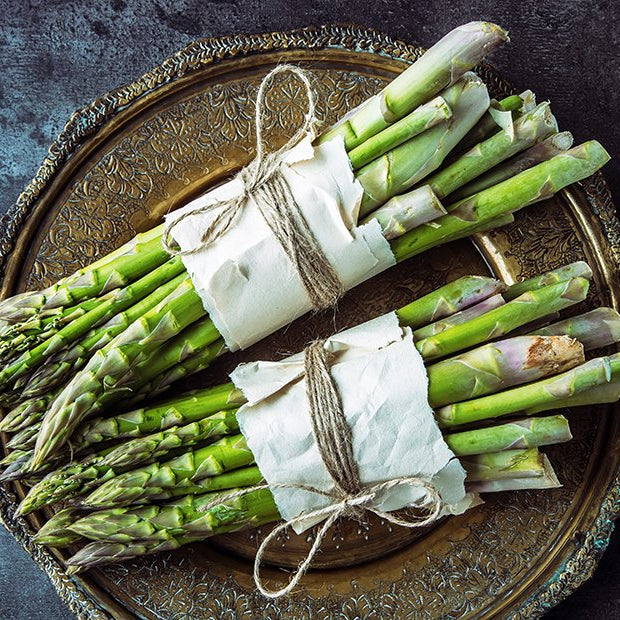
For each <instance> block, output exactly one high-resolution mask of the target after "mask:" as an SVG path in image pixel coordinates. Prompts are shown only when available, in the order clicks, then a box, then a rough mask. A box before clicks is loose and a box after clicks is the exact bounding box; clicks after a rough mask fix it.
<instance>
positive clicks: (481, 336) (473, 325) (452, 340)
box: [416, 278, 589, 360]
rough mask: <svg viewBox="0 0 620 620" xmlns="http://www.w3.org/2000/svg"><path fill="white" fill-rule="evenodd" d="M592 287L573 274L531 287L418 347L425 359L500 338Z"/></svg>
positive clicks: (582, 295)
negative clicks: (563, 278)
mask: <svg viewBox="0 0 620 620" xmlns="http://www.w3.org/2000/svg"><path fill="white" fill-rule="evenodd" d="M588 287H589V282H588V280H585V279H584V278H573V279H572V280H568V282H559V283H558V284H552V285H550V286H545V287H543V288H540V289H538V290H533V291H528V292H526V293H523V295H521V296H520V297H517V298H516V299H513V300H512V301H509V302H508V303H506V304H504V305H503V306H500V307H499V308H495V309H494V310H490V311H489V312H487V313H485V314H483V315H481V316H478V317H476V318H474V319H472V320H471V321H468V322H467V323H463V324H461V325H455V326H453V327H450V328H449V329H446V330H445V331H443V332H440V333H439V334H435V335H434V336H429V337H428V338H424V339H422V340H418V342H416V348H417V349H418V351H419V352H420V354H421V355H422V357H423V358H424V359H425V360H432V359H435V358H437V357H441V356H444V355H449V354H451V353H454V352H455V351H459V350H463V349H466V348H469V347H472V346H474V345H476V344H480V343H481V342H485V341H486V340H489V339H491V338H499V337H500V336H503V335H504V334H507V333H508V332H510V331H511V330H513V329H516V328H517V327H520V326H521V325H525V324H526V323H529V322H530V321H534V320H536V319H537V318H539V317H542V316H546V315H547V314H549V313H550V312H556V311H558V310H562V309H564V308H567V307H569V306H572V305H574V304H576V303H578V302H580V301H583V300H584V299H585V297H586V294H587V292H588Z"/></svg>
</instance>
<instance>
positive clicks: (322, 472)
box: [231, 313, 474, 533]
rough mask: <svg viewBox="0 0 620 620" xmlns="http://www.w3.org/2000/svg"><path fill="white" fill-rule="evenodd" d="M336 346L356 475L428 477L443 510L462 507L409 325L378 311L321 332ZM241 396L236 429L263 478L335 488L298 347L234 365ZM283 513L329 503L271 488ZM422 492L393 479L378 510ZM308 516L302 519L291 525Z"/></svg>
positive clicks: (418, 498) (456, 473) (463, 497)
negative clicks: (278, 356)
mask: <svg viewBox="0 0 620 620" xmlns="http://www.w3.org/2000/svg"><path fill="white" fill-rule="evenodd" d="M325 347H326V348H327V349H328V350H329V351H331V352H332V353H334V354H335V357H334V360H333V364H332V366H331V375H332V377H333V379H334V382H335V384H336V387H337V389H338V391H339V394H340V396H341V399H342V406H343V412H344V415H345V416H346V418H347V421H348V423H349V426H350V427H351V429H352V433H353V453H354V457H355V459H356V461H357V463H358V466H359V474H360V479H361V481H362V483H364V484H371V483H374V482H381V481H385V480H389V479H392V478H396V477H401V476H417V477H420V478H423V479H424V480H427V481H430V482H431V483H432V484H433V485H434V486H435V487H436V489H437V491H438V492H439V493H440V495H441V497H442V500H443V501H444V503H445V507H444V509H443V514H460V513H461V512H464V511H465V510H466V509H467V508H468V507H469V506H470V505H471V504H472V501H473V499H474V498H473V497H472V496H471V495H468V494H466V492H465V487H464V480H465V471H464V470H463V468H462V467H461V465H460V463H459V462H458V460H457V459H456V458H455V457H454V454H453V453H452V451H451V450H450V449H449V448H448V446H447V444H446V443H445V441H444V440H443V437H442V435H441V431H440V430H439V427H438V426H437V423H436V422H435V418H434V415H433V411H432V409H431V408H430V406H429V404H428V398H427V391H428V390H427V385H428V379H427V376H426V370H425V368H424V364H423V361H422V358H421V356H420V354H419V353H418V352H417V350H416V348H415V346H414V344H413V336H412V333H411V330H410V329H408V328H405V329H403V328H401V327H400V326H399V324H398V318H397V317H396V314H394V313H391V314H387V315H385V316H382V317H379V318H377V319H374V320H372V321H369V322H367V323H364V324H363V325H360V326H358V327H354V328H352V329H349V330H347V331H344V332H341V333H339V334H336V335H335V336H332V337H331V338H329V339H328V340H327V341H326V343H325ZM231 378H232V380H233V381H234V383H235V385H236V386H237V387H238V388H240V389H241V390H243V393H244V395H245V396H246V398H247V399H248V404H247V405H244V406H243V407H242V408H241V409H240V410H239V412H238V413H237V419H238V420H239V425H240V428H241V432H242V433H243V434H244V435H245V437H246V439H247V442H248V445H249V447H250V449H251V450H252V453H253V454H254V456H255V459H256V464H257V465H258V467H259V469H260V470H261V472H262V473H263V475H264V476H265V479H266V480H267V482H268V483H269V484H275V483H298V484H306V485H311V486H313V487H316V488H319V489H321V490H324V491H332V490H333V488H334V487H333V480H332V478H331V476H330V475H329V473H328V471H327V469H326V468H325V465H324V464H323V461H322V459H321V456H320V454H319V451H318V448H317V445H316V443H315V440H314V436H313V434H312V428H311V424H310V418H309V413H308V402H307V398H306V392H305V390H306V385H305V378H304V357H303V354H298V355H294V356H292V357H288V358H286V359H285V360H283V361H281V362H254V363H249V364H242V365H240V366H238V367H237V369H236V370H235V371H234V372H233V373H232V375H231ZM273 494H274V497H275V500H276V504H277V506H278V510H279V511H280V514H281V515H282V517H283V518H284V519H285V520H290V519H291V518H293V517H297V516H298V515H300V514H301V513H307V512H310V511H312V510H316V509H318V508H322V507H324V506H326V505H328V504H329V500H328V499H327V498H324V497H322V496H317V495H316V494H314V493H309V492H307V491H303V490H300V489H274V490H273ZM424 498H425V491H423V490H421V489H419V488H414V487H411V486H406V485H401V486H399V487H396V488H394V489H392V490H390V491H389V492H386V493H385V494H383V496H382V497H381V498H380V501H378V504H377V505H376V507H377V508H378V509H380V510H382V511H391V510H397V509H399V508H402V507H404V506H411V505H415V504H416V503H420V502H422V500H423V499H424ZM314 523H315V522H310V521H309V520H306V521H304V522H303V523H302V524H301V525H300V526H299V527H296V528H295V529H296V531H297V532H298V533H299V532H301V531H304V530H305V529H307V528H308V527H310V526H311V525H314Z"/></svg>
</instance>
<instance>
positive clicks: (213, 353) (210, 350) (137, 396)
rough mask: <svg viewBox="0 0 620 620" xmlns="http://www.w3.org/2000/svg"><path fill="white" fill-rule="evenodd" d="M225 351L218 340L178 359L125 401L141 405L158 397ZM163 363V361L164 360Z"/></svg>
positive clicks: (221, 341)
mask: <svg viewBox="0 0 620 620" xmlns="http://www.w3.org/2000/svg"><path fill="white" fill-rule="evenodd" d="M226 351H227V348H226V345H225V344H224V341H223V340H218V341H216V342H215V343H213V345H210V346H208V347H206V348H204V349H200V348H198V350H197V351H196V352H194V353H192V354H190V355H189V357H187V358H185V359H180V360H178V361H177V363H176V364H174V365H170V364H166V368H165V370H163V371H162V372H161V373H160V374H158V375H157V376H155V377H153V378H152V379H150V380H149V381H148V382H146V383H143V384H142V385H139V386H136V388H135V393H134V396H133V397H132V398H130V399H129V401H127V404H128V405H131V406H133V405H135V404H137V403H141V402H142V401H143V400H145V399H147V398H153V397H155V396H158V395H159V394H161V393H162V392H165V391H166V390H167V389H168V388H169V387H170V385H171V384H172V383H174V382H175V381H179V380H180V379H182V378H183V377H189V376H191V375H193V374H195V373H197V372H200V371H201V370H204V369H205V368H208V366H209V365H210V364H211V362H212V361H213V360H214V359H215V358H216V357H218V356H219V355H222V354H223V353H225V352H226ZM164 361H165V360H164Z"/></svg>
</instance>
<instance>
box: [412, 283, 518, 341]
mask: <svg viewBox="0 0 620 620" xmlns="http://www.w3.org/2000/svg"><path fill="white" fill-rule="evenodd" d="M505 303H506V302H505V301H504V298H503V297H502V295H501V294H500V293H498V294H497V295H491V297H489V298H487V299H483V300H482V301H480V302H478V303H477V304H474V305H473V306H470V307H469V308H465V309H464V310H460V311H459V312H455V313H454V314H451V315H449V316H447V317H445V318H444V319H439V321H435V322H434V323H429V324H428V325H425V326H424V327H420V328H419V329H416V330H415V331H414V332H413V338H414V340H422V339H423V338H428V337H429V336H434V335H435V334H439V333H440V332H443V331H445V330H446V329H448V328H449V327H453V326H454V325H461V324H462V323H467V321H471V320H472V319H474V318H476V317H477V316H480V315H481V314H485V313H486V312H488V311H489V310H493V309H494V308H499V306H503V305H504V304H505Z"/></svg>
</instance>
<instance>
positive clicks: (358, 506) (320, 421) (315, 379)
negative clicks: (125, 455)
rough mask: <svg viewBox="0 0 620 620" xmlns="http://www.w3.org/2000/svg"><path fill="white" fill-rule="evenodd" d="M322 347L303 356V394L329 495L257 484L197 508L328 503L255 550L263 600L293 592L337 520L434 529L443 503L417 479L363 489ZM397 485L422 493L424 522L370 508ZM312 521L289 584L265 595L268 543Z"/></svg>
mask: <svg viewBox="0 0 620 620" xmlns="http://www.w3.org/2000/svg"><path fill="white" fill-rule="evenodd" d="M324 343H325V341H324V340H317V341H315V342H313V343H312V344H310V345H309V346H308V347H307V348H306V350H305V359H304V364H305V372H306V394H307V396H308V401H309V404H310V420H311V425H312V431H313V434H314V438H315V440H316V443H317V446H318V449H319V454H320V455H321V458H322V460H323V462H324V464H325V467H326V468H327V471H328V472H329V473H330V475H331V476H332V478H333V480H334V486H335V488H334V490H333V491H323V490H321V489H317V488H316V487H313V486H310V485H305V484H297V483H275V484H260V485H256V486H252V487H248V488H245V489H240V490H239V491H235V492H233V493H229V494H226V495H225V496H224V497H220V498H218V499H216V500H214V501H212V502H210V503H209V504H207V505H206V506H204V507H203V508H202V510H204V511H207V510H209V509H210V508H213V507H214V506H217V505H218V504H222V503H225V502H227V501H230V500H232V499H235V498H237V497H242V496H244V495H247V494H248V493H253V492H255V491H260V490H265V489H269V490H273V489H300V490H303V491H307V492H309V493H314V494H316V495H322V496H323V497H326V498H328V499H329V500H330V501H331V503H330V504H329V505H327V506H325V507H324V508H319V509H317V510H313V511H311V512H306V513H302V514H300V515H297V516H296V517H293V518H292V519H290V520H289V521H286V522H284V523H281V524H279V525H278V526H276V527H275V528H274V529H273V530H272V531H271V532H270V533H269V535H268V536H267V537H266V538H265V539H264V540H263V541H262V543H261V544H260V547H259V548H258V551H257V553H256V558H255V560H254V582H255V584H256V587H257V589H258V590H259V592H260V593H261V594H262V595H263V596H266V597H268V598H279V597H281V596H285V595H287V594H290V593H291V592H292V590H293V589H294V588H295V587H296V586H297V585H298V584H299V582H300V581H301V579H302V577H303V576H304V574H305V573H306V571H307V570H308V568H309V567H310V565H311V564H312V560H313V559H314V556H315V555H316V554H317V552H318V551H319V549H320V547H321V544H322V542H323V539H324V538H325V535H326V534H327V531H328V530H329V528H330V527H331V526H332V525H333V524H334V522H335V521H336V520H337V519H339V518H340V517H352V518H357V519H361V518H362V517H363V515H364V513H365V512H372V513H374V514H375V515H377V516H378V517H380V518H381V519H385V520H386V521H389V522H390V523H393V524H394V525H401V526H403V527H408V528H419V527H425V526H427V525H430V524H431V523H434V522H435V521H436V520H437V519H438V518H439V514H440V512H441V507H442V501H441V497H440V496H439V493H438V492H437V489H435V487H433V486H432V485H431V484H430V483H429V482H428V481H426V480H424V479H422V478H418V477H416V476H402V477H397V478H392V479H390V480H385V481H383V482H377V483H373V484H368V485H362V483H361V481H360V478H359V471H358V466H357V463H356V461H355V458H354V456H353V441H352V433H351V428H350V427H349V425H348V423H347V420H346V418H345V416H344V413H343V411H342V404H341V400H340V396H339V394H338V391H337V389H336V386H335V384H334V381H333V379H332V376H331V374H330V372H329V357H330V356H329V353H328V351H327V350H326V349H325V347H324ZM400 485H409V486H412V487H415V488H418V489H423V490H424V491H426V498H425V503H424V504H422V505H421V506H419V508H421V509H423V510H425V511H426V514H425V515H424V516H417V515H413V516H411V518H400V517H397V516H396V515H394V514H392V513H389V512H383V511H382V510H379V509H377V508H376V507H375V506H374V505H373V504H374V503H375V501H376V500H377V498H378V497H380V496H381V495H382V494H383V493H385V492H387V491H389V490H390V489H392V488H395V487H397V486H400ZM315 519H316V520H323V519H325V521H324V522H323V524H322V525H321V527H320V529H319V531H318V532H317V534H316V537H315V539H314V542H313V544H312V547H311V548H310V551H309V552H308V555H307V556H306V557H305V558H304V559H303V560H302V562H301V563H300V564H299V566H298V567H297V570H296V571H295V572H294V573H293V575H292V577H291V579H290V580H289V582H288V583H287V584H286V586H284V587H283V588H281V589H279V590H270V589H268V588H267V587H265V585H264V584H263V580H262V577H261V574H260V567H261V564H262V562H263V556H264V554H265V552H266V550H267V548H268V547H269V545H270V544H271V542H272V541H273V540H275V539H276V538H277V537H278V536H279V535H280V534H281V533H282V532H284V531H285V530H286V529H287V528H289V527H293V526H295V525H298V524H301V523H303V522H304V521H306V520H315Z"/></svg>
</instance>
